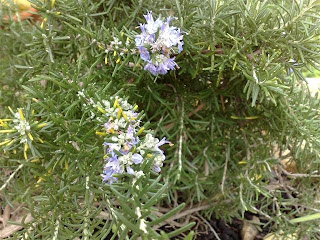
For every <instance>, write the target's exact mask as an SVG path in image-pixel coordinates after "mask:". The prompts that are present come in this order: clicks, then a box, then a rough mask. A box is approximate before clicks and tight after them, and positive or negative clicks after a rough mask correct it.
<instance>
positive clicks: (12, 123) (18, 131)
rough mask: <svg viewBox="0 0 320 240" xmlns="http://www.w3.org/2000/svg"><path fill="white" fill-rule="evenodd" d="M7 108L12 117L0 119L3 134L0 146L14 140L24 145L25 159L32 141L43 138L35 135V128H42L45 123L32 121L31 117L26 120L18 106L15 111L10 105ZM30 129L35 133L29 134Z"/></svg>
mask: <svg viewBox="0 0 320 240" xmlns="http://www.w3.org/2000/svg"><path fill="white" fill-rule="evenodd" d="M9 110H10V112H11V113H12V114H13V116H14V117H13V118H12V119H11V118H10V119H0V127H2V129H1V130H0V133H1V134H3V135H2V136H4V141H2V142H1V143H0V146H6V147H9V146H11V145H12V144H13V143H15V142H19V143H22V144H23V145H24V157H25V159H27V158H28V156H27V151H28V149H29V146H31V145H32V142H33V141H38V142H40V143H43V140H42V139H41V138H40V137H39V136H38V135H37V133H36V129H40V128H43V127H44V126H46V125H47V123H38V121H32V120H31V119H29V120H27V119H26V117H25V115H24V114H23V111H22V109H20V108H19V109H17V112H14V111H13V110H12V109H11V108H10V107H9ZM28 115H29V114H28ZM31 115H33V113H32V114H31ZM32 131H33V132H34V134H35V135H32V134H31V132H32Z"/></svg>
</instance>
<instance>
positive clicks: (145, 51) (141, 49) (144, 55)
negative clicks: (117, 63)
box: [138, 47, 150, 61]
mask: <svg viewBox="0 0 320 240" xmlns="http://www.w3.org/2000/svg"><path fill="white" fill-rule="evenodd" d="M138 49H139V53H140V58H141V59H142V60H144V61H148V60H149V59H150V54H149V51H148V49H146V48H145V47H139V48H138Z"/></svg>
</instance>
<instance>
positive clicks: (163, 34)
mask: <svg viewBox="0 0 320 240" xmlns="http://www.w3.org/2000/svg"><path fill="white" fill-rule="evenodd" d="M144 17H145V19H146V22H147V23H146V24H140V30H141V34H139V35H136V37H135V43H136V47H137V49H138V51H139V53H140V58H141V59H142V60H143V61H145V62H146V65H145V67H144V69H145V70H147V71H149V72H150V73H152V74H153V75H158V74H166V73H167V72H168V70H174V69H175V67H177V66H178V65H177V63H176V62H175V61H174V60H175V57H172V58H171V57H170V55H171V54H177V53H180V52H181V51H182V45H183V41H182V39H183V35H182V32H181V31H180V29H179V28H177V27H173V26H171V27H170V26H169V24H170V21H171V20H172V19H173V18H172V17H168V18H167V20H166V21H162V20H161V19H160V18H158V19H157V20H155V21H154V19H153V17H152V13H151V12H147V15H144Z"/></svg>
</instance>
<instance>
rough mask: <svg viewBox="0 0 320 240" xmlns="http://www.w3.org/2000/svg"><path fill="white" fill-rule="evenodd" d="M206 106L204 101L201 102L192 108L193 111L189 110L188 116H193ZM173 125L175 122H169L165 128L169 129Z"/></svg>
mask: <svg viewBox="0 0 320 240" xmlns="http://www.w3.org/2000/svg"><path fill="white" fill-rule="evenodd" d="M204 106H205V104H204V103H200V104H199V105H198V106H197V107H196V108H195V109H194V110H192V111H191V112H189V113H188V114H187V116H188V118H189V117H191V116H192V115H194V114H196V113H197V112H199V111H200V110H202V109H203V107H204ZM173 125H174V123H173V122H172V123H169V124H167V125H165V126H164V127H163V128H164V129H169V128H171V127H172V126H173Z"/></svg>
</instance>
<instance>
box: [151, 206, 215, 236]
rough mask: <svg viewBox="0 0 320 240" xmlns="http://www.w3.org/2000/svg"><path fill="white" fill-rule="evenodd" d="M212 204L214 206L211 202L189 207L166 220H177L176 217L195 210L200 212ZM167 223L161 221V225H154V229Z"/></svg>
mask: <svg viewBox="0 0 320 240" xmlns="http://www.w3.org/2000/svg"><path fill="white" fill-rule="evenodd" d="M211 206H212V205H210V204H204V205H199V206H198V207H195V208H191V209H188V210H186V211H183V212H181V213H178V214H176V215H174V216H172V217H171V218H169V219H167V221H166V222H171V221H174V220H176V219H179V218H182V217H185V216H188V215H191V214H193V213H195V212H199V211H201V210H205V209H208V208H210V207H211ZM165 224H166V223H160V224H159V225H156V226H154V227H153V229H154V230H156V229H159V228H161V227H162V226H163V225H165Z"/></svg>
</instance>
